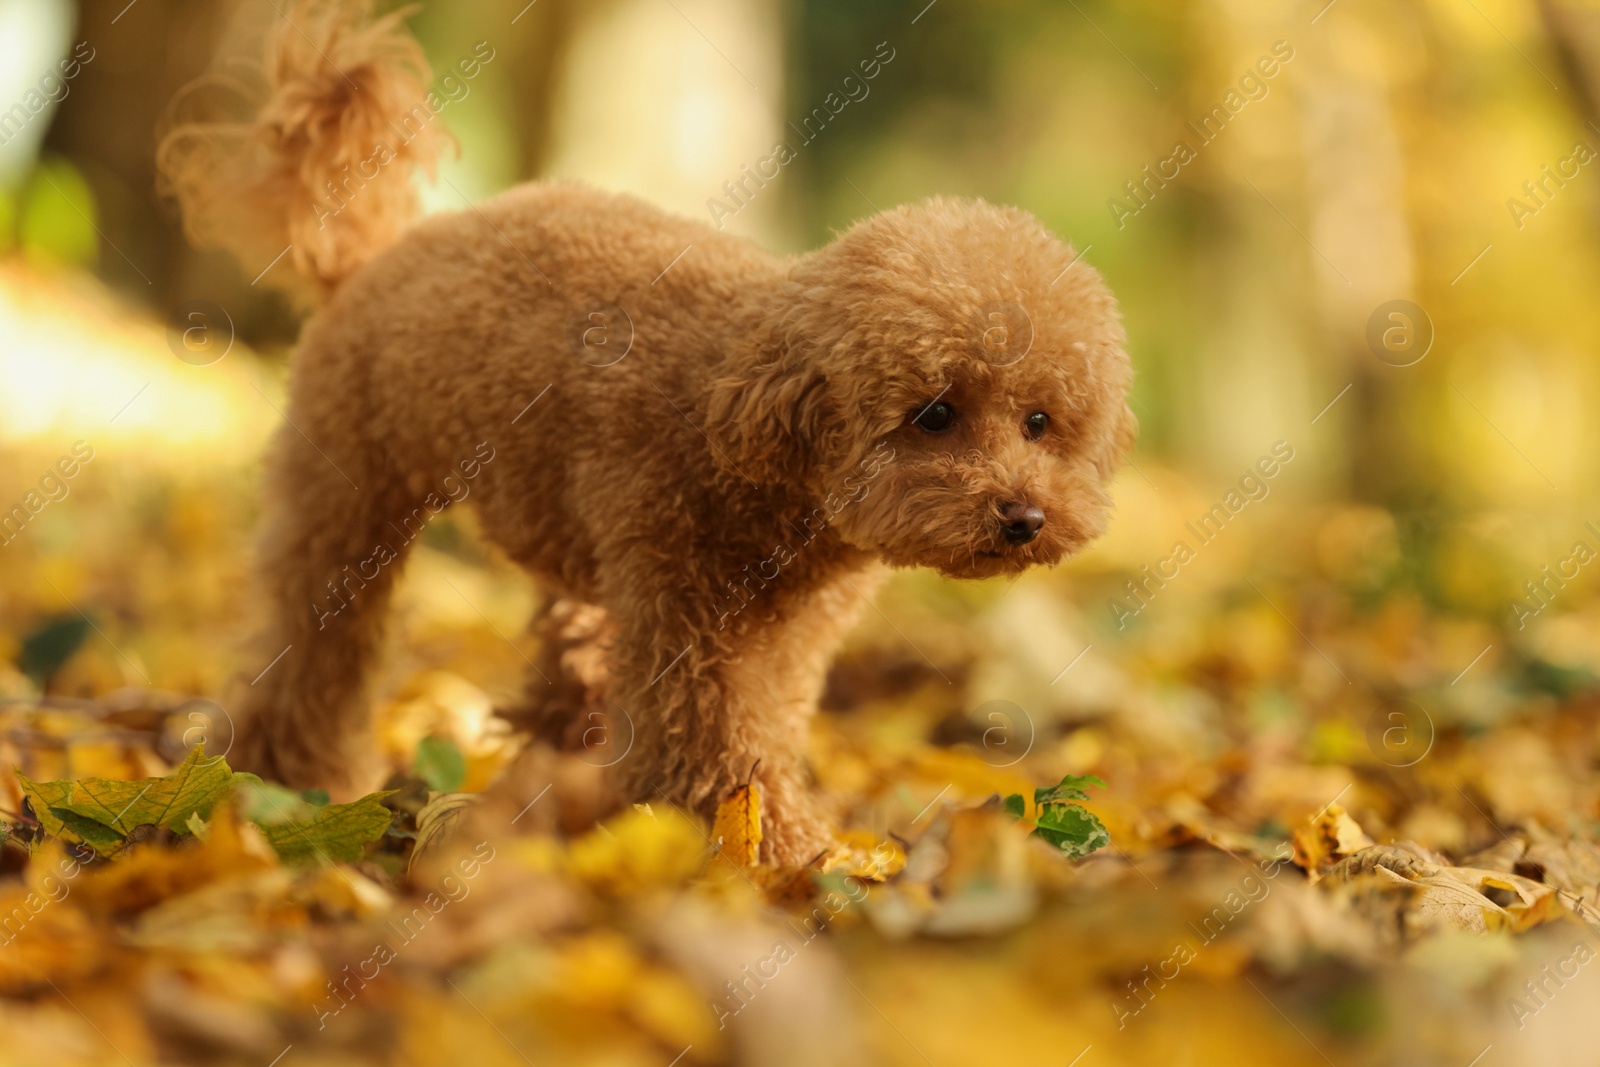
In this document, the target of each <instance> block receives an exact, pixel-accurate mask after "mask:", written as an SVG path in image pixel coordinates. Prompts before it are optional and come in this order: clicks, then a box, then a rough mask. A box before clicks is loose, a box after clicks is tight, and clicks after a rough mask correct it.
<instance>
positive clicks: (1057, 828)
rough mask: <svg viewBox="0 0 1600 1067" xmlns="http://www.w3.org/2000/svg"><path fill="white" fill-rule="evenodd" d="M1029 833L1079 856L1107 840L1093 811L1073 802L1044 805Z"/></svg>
mask: <svg viewBox="0 0 1600 1067" xmlns="http://www.w3.org/2000/svg"><path fill="white" fill-rule="evenodd" d="M1033 836H1035V837H1041V838H1043V839H1044V840H1046V841H1048V842H1049V843H1050V844H1051V845H1053V846H1055V847H1056V848H1057V849H1058V850H1059V851H1060V852H1061V854H1062V855H1064V856H1066V857H1067V858H1068V859H1079V858H1080V857H1083V856H1087V855H1088V854H1089V853H1091V852H1093V851H1094V850H1095V849H1097V848H1103V847H1105V846H1106V845H1109V844H1110V843H1111V834H1110V833H1108V832H1107V831H1106V828H1105V827H1104V826H1102V825H1101V824H1100V820H1099V819H1097V818H1095V816H1094V813H1093V812H1090V811H1088V810H1087V809H1085V808H1081V807H1079V806H1078V805H1076V804H1051V805H1049V806H1047V807H1045V808H1044V809H1043V810H1041V811H1040V812H1039V818H1038V821H1037V822H1035V823H1034V829H1033Z"/></svg>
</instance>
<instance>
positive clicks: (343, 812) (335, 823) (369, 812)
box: [261, 789, 395, 863]
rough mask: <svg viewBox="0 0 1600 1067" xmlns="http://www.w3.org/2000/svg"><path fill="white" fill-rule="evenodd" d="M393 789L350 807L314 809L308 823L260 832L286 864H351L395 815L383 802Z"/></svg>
mask: <svg viewBox="0 0 1600 1067" xmlns="http://www.w3.org/2000/svg"><path fill="white" fill-rule="evenodd" d="M394 792H395V791H394V790H392V789H391V790H388V791H386V792H382V793H370V794H368V795H367V796H364V797H362V798H361V799H360V800H357V801H352V802H351V803H349V804H329V805H327V806H326V807H322V808H317V809H315V811H316V814H315V815H313V816H312V817H311V819H310V820H308V821H303V822H301V821H296V822H280V823H277V824H276V825H269V826H263V827H262V828H261V832H262V833H263V834H264V835H265V836H266V838H267V841H268V842H269V843H270V844H271V845H272V847H273V848H274V849H275V850H276V851H277V853H278V858H279V859H281V860H283V861H284V862H285V863H317V862H319V861H323V862H344V863H354V862H355V861H356V860H359V859H360V858H361V857H362V856H363V855H364V854H365V853H366V850H367V845H369V844H370V843H372V842H373V841H376V840H377V839H378V838H380V837H382V836H383V832H384V831H385V830H387V829H388V828H389V820H390V819H392V818H394V813H393V812H391V811H390V810H389V809H388V808H386V807H384V806H383V803H382V802H383V799H384V798H385V797H388V796H391V795H393V793H394Z"/></svg>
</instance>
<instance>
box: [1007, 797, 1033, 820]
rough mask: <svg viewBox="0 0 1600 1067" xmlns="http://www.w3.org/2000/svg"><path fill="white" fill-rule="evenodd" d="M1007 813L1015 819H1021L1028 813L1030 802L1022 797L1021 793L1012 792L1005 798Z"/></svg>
mask: <svg viewBox="0 0 1600 1067" xmlns="http://www.w3.org/2000/svg"><path fill="white" fill-rule="evenodd" d="M1005 808H1006V813H1007V814H1008V815H1010V816H1011V817H1012V818H1013V819H1020V818H1022V817H1023V816H1024V815H1026V814H1028V802H1027V801H1026V800H1023V799H1022V794H1021V793H1012V794H1011V795H1010V796H1008V797H1006V799H1005Z"/></svg>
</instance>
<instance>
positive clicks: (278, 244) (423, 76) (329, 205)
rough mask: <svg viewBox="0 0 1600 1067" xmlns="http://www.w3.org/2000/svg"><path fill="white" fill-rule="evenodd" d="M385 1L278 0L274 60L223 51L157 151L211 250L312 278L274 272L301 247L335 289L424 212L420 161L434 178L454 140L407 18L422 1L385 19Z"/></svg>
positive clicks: (272, 32) (279, 280) (187, 216)
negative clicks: (283, 0) (375, 4)
mask: <svg viewBox="0 0 1600 1067" xmlns="http://www.w3.org/2000/svg"><path fill="white" fill-rule="evenodd" d="M371 7H372V0H294V2H293V3H289V4H287V5H285V6H284V7H278V6H277V5H274V11H272V12H267V13H266V14H267V16H268V17H270V18H271V19H272V20H273V24H271V25H270V27H269V28H268V29H267V32H266V35H265V37H266V54H265V57H264V61H263V60H261V59H259V58H255V59H253V60H251V61H247V62H244V63H243V64H241V63H239V62H237V61H236V62H234V63H231V64H226V65H224V64H223V63H222V61H219V65H218V67H217V68H216V69H215V70H214V71H213V72H212V73H210V74H208V75H205V76H203V77H201V78H200V79H198V80H197V81H195V82H194V83H191V84H190V85H189V86H187V87H186V88H185V89H184V90H183V92H181V93H180V94H179V95H178V98H177V100H175V101H174V105H173V112H172V121H171V125H170V128H169V129H168V131H167V132H166V134H165V136H164V137H163V138H162V140H161V143H160V147H159V148H158V149H157V153H156V162H157V167H158V171H159V174H160V181H161V187H162V189H163V191H164V192H167V193H170V194H171V195H173V196H175V197H176V198H177V200H178V203H179V205H180V206H181V208H182V210H183V221H184V229H185V231H186V233H187V234H188V236H189V239H190V240H191V241H192V242H193V243H194V244H195V245H196V246H197V247H202V248H222V249H225V250H227V251H228V252H231V253H233V254H234V255H235V256H236V257H237V258H238V259H239V261H240V263H241V264H242V265H243V266H244V267H245V269H246V271H247V272H249V273H252V274H254V273H255V272H256V271H258V270H260V271H262V273H263V275H266V274H268V273H270V275H271V283H272V284H276V285H277V286H279V287H281V288H290V289H294V288H301V289H303V288H304V287H305V286H304V284H303V283H300V284H298V285H297V283H296V282H295V281H294V280H293V279H292V277H291V276H290V272H288V271H284V270H282V269H281V268H280V269H279V270H273V271H270V272H269V271H267V270H266V269H265V268H267V267H268V266H269V265H271V264H276V263H277V261H278V260H279V259H283V258H285V257H286V256H288V257H292V259H290V262H291V263H292V264H293V266H294V269H295V271H296V272H298V274H300V275H301V276H303V277H304V278H305V279H307V280H308V281H309V282H310V283H311V287H312V288H314V290H315V292H314V294H313V295H314V297H316V298H321V297H323V296H326V295H327V294H328V293H329V292H331V291H332V290H333V289H334V288H336V287H337V286H338V285H339V283H340V282H342V281H344V280H345V279H346V278H348V277H349V276H350V275H351V274H353V273H354V272H355V271H356V270H357V269H358V268H360V267H361V265H362V264H364V263H366V262H367V261H368V260H369V259H371V258H372V257H373V256H374V255H376V254H377V253H379V252H381V251H382V250H383V249H385V248H387V247H388V246H389V245H391V244H393V243H394V242H395V240H397V239H398V237H399V235H400V233H401V231H402V230H403V229H404V228H405V227H406V226H407V225H408V224H409V223H410V222H411V221H412V220H413V219H414V218H415V217H416V215H417V214H418V210H419V204H418V198H417V193H416V190H415V189H414V188H413V185H412V178H413V176H414V172H415V170H416V169H417V168H418V167H419V166H420V167H422V168H423V169H424V170H425V171H426V172H427V173H428V174H429V175H430V176H431V175H432V173H433V165H434V161H435V160H436V158H437V157H438V154H439V151H440V149H441V147H443V146H444V145H445V144H446V143H451V142H450V141H449V135H448V134H446V133H445V132H444V131H443V130H441V129H439V128H438V127H437V126H436V124H434V123H433V122H432V121H431V120H432V119H433V117H434V110H435V109H432V108H430V107H429V105H428V102H427V101H428V96H429V93H428V84H429V82H430V81H431V80H432V76H431V74H430V72H429V69H428V63H427V60H426V58H425V57H424V56H423V54H422V49H421V47H420V46H419V45H418V44H417V42H416V41H415V40H414V39H413V38H412V37H411V36H410V35H409V34H408V33H407V32H406V31H405V28H404V26H403V19H404V18H405V16H406V15H407V14H409V13H410V12H409V10H402V11H396V12H393V13H391V14H389V15H385V16H384V17H382V18H379V19H373V18H372V17H371ZM245 25H246V24H244V23H241V24H240V26H239V27H236V28H235V29H236V32H235V37H236V38H237V37H239V36H240V33H239V30H240V27H243V26H245ZM244 36H247V37H249V38H251V39H253V40H256V41H259V40H260V39H261V38H260V36H259V35H257V33H252V32H249V31H248V30H246V31H245V33H244ZM241 65H242V66H243V68H244V76H240V74H239V73H237V70H238V68H239V67H240V66H241ZM252 82H253V83H255V84H253V85H252ZM219 105H221V111H220V113H219ZM252 284H254V283H252Z"/></svg>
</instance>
